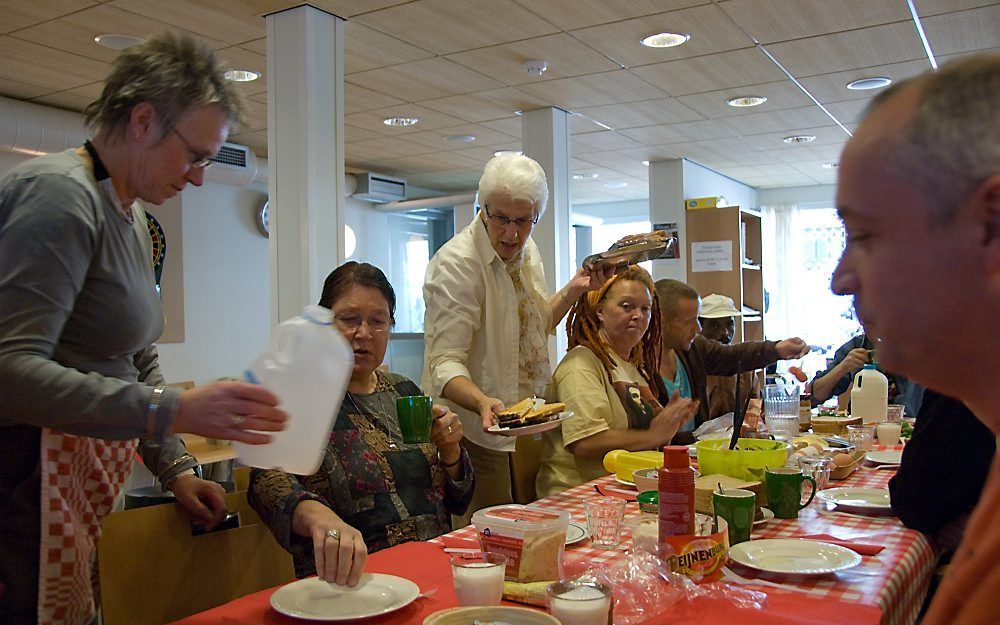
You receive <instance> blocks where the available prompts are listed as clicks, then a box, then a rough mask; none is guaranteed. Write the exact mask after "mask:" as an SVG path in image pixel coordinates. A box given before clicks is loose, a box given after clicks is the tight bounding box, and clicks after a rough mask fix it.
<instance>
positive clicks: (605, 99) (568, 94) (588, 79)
mask: <svg viewBox="0 0 1000 625" xmlns="http://www.w3.org/2000/svg"><path fill="white" fill-rule="evenodd" d="M518 88H519V89H521V90H522V91H526V92H528V93H530V94H531V95H534V96H536V97H539V98H543V99H545V100H548V101H549V102H552V103H554V104H555V105H556V106H559V107H561V108H564V109H575V108H582V107H586V106H600V105H602V104H613V103H616V102H634V101H636V100H652V99H654V98H662V97H664V96H666V95H667V94H666V93H664V92H663V91H661V90H659V89H657V88H656V87H654V86H652V85H650V84H649V83H647V82H644V81H643V80H641V79H639V78H638V77H636V76H635V75H633V74H631V73H630V72H628V71H627V70H617V71H613V72H604V73H603V74H591V75H589V76H577V77H575V78H563V79H561V80H550V81H547V82H543V83H536V84H532V85H521V86H520V87H518Z"/></svg>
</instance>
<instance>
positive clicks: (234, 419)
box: [229, 414, 247, 427]
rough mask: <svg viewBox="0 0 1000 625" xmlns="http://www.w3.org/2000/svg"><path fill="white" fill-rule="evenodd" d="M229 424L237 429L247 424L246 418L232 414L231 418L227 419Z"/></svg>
mask: <svg viewBox="0 0 1000 625" xmlns="http://www.w3.org/2000/svg"><path fill="white" fill-rule="evenodd" d="M229 422H230V423H232V424H233V425H234V426H236V427H239V426H241V425H243V424H244V423H246V422H247V418H246V417H244V416H243V415H238V414H234V415H233V416H231V417H229Z"/></svg>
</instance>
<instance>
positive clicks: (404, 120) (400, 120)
mask: <svg viewBox="0 0 1000 625" xmlns="http://www.w3.org/2000/svg"><path fill="white" fill-rule="evenodd" d="M419 121H420V120H419V119H417V118H416V117H386V118H385V119H383V120H382V123H383V124H385V125H386V126H412V125H414V124H416V123H417V122H419Z"/></svg>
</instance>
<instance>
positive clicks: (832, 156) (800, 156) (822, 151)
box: [771, 144, 844, 164]
mask: <svg viewBox="0 0 1000 625" xmlns="http://www.w3.org/2000/svg"><path fill="white" fill-rule="evenodd" d="M843 150H844V147H843V146H842V145H835V144H830V145H816V146H809V145H803V146H799V147H798V149H795V150H773V151H772V152H771V153H772V154H774V155H775V156H776V157H777V158H778V159H779V160H781V161H782V162H784V163H791V164H794V163H804V162H808V161H823V162H832V161H837V160H839V159H840V153H841V152H842V151H843Z"/></svg>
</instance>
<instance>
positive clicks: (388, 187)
mask: <svg viewBox="0 0 1000 625" xmlns="http://www.w3.org/2000/svg"><path fill="white" fill-rule="evenodd" d="M356 178H357V180H358V188H357V189H356V190H355V191H354V193H353V194H351V197H354V198H357V199H359V200H367V201H369V202H375V203H376V204H385V203H386V202H397V201H400V200H405V199H406V181H405V180H402V179H401V178H392V177H390V176H386V175H384V174H373V173H371V172H365V173H363V174H356Z"/></svg>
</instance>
